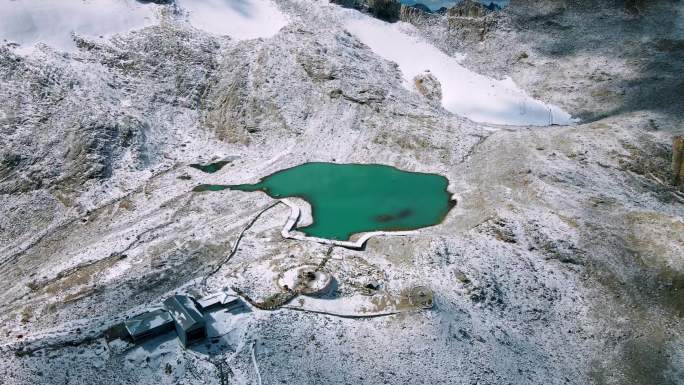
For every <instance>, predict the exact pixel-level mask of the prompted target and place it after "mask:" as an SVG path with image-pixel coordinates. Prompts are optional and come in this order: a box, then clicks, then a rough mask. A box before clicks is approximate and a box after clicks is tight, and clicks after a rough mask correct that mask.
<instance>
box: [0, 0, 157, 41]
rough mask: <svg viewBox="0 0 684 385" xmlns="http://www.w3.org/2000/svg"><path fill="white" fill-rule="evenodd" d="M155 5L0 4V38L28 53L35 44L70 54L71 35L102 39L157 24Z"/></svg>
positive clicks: (129, 0) (69, 0) (22, 0)
mask: <svg viewBox="0 0 684 385" xmlns="http://www.w3.org/2000/svg"><path fill="white" fill-rule="evenodd" d="M158 8H159V6H157V5H155V4H142V3H138V2H136V1H135V0H97V1H94V0H93V1H91V0H59V1H52V0H16V1H7V0H4V1H0V20H2V22H1V23H0V39H3V40H6V41H9V42H14V43H18V44H20V45H21V46H20V47H19V49H18V51H19V52H24V53H29V52H31V51H32V50H33V46H34V45H35V44H36V43H45V44H47V45H49V46H52V47H54V48H56V49H58V50H63V51H74V50H75V48H76V46H75V44H74V41H73V38H72V34H74V33H75V34H78V35H82V36H86V37H90V38H100V37H102V38H106V37H109V36H112V35H115V34H117V33H122V32H128V31H131V30H135V29H140V28H143V27H147V26H149V25H152V24H155V23H156V22H157V14H158Z"/></svg>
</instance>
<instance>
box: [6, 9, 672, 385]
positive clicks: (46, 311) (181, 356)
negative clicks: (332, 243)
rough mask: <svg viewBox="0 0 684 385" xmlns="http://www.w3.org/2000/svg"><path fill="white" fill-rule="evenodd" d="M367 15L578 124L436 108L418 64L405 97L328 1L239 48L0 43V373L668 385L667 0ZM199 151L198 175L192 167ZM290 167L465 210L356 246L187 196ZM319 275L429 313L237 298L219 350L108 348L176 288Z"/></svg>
mask: <svg viewBox="0 0 684 385" xmlns="http://www.w3.org/2000/svg"><path fill="white" fill-rule="evenodd" d="M248 3H249V2H248ZM249 4H251V3H249ZM373 4H374V6H375V7H376V8H375V9H376V10H377V12H376V14H377V15H378V16H382V17H383V18H385V19H392V17H395V18H396V17H400V18H401V20H404V21H408V22H410V24H409V23H397V24H394V26H395V27H396V28H398V29H400V30H401V31H403V32H404V33H406V34H407V35H408V36H410V37H411V38H413V39H416V40H418V41H421V42H424V43H425V44H431V45H433V46H434V47H437V48H439V49H440V50H441V51H442V52H446V53H449V54H452V55H457V56H458V57H459V58H460V60H461V63H463V64H464V65H465V66H466V67H467V68H468V69H470V70H473V71H477V72H479V73H480V74H484V75H488V76H492V77H501V78H503V77H505V76H510V78H511V79H512V80H511V82H512V81H514V82H515V83H517V84H518V85H521V86H522V87H523V88H524V89H525V90H526V91H527V92H528V93H529V94H531V95H534V96H535V97H537V98H539V99H541V100H543V101H546V102H553V103H555V104H557V105H559V106H561V107H563V108H564V109H566V110H568V111H570V112H571V113H572V114H573V115H574V116H579V117H581V118H582V120H581V121H580V122H578V123H577V124H574V125H569V126H548V127H533V126H522V127H520V126H500V125H494V124H488V123H474V122H473V121H470V120H468V119H465V118H463V117H462V116H458V115H456V114H453V113H450V112H449V111H447V110H446V109H445V108H444V107H443V106H442V104H441V103H440V99H443V97H444V88H443V87H442V85H441V84H440V82H439V79H437V78H436V75H434V72H421V75H420V76H418V77H417V78H415V79H409V80H411V81H408V82H407V81H406V79H404V77H403V74H402V73H401V71H400V67H399V66H398V65H397V64H396V63H393V62H391V61H388V60H386V59H383V58H382V56H381V55H380V53H378V52H376V51H374V50H373V49H371V48H370V46H369V45H367V44H364V43H363V42H362V39H361V38H360V37H359V36H358V35H355V34H354V33H352V32H350V31H351V28H349V23H348V20H350V18H351V19H353V20H355V21H356V22H357V23H361V26H362V27H363V26H366V27H368V26H373V25H375V24H372V23H371V21H372V20H371V21H369V20H370V19H366V18H365V17H366V16H363V15H360V14H359V13H358V12H356V11H355V10H352V9H342V8H341V7H339V6H337V5H331V4H322V3H320V2H310V1H299V0H297V1H291V0H281V1H278V2H277V5H278V9H279V10H280V11H281V12H283V13H284V14H286V15H287V18H288V19H287V25H286V26H285V27H283V28H282V29H281V30H280V31H278V32H277V33H275V34H274V35H272V36H264V37H260V38H255V39H242V40H241V39H237V38H235V37H230V36H219V35H215V34H211V33H207V32H206V31H203V30H202V29H200V28H198V27H197V26H195V25H192V24H191V23H190V22H189V21H188V19H187V17H186V16H184V15H185V13H184V12H185V11H184V10H183V3H182V2H177V4H176V5H164V6H162V8H161V9H162V11H160V15H159V20H157V22H156V23H155V25H154V26H151V27H147V28H144V29H141V30H136V31H130V32H127V33H122V34H120V35H118V36H115V37H112V38H107V39H99V38H97V37H84V36H76V37H75V41H74V43H75V45H74V51H73V52H60V51H57V50H55V49H53V48H50V47H48V46H39V47H37V48H36V49H35V50H34V51H33V52H32V53H28V54H27V53H23V52H22V51H21V50H19V49H18V48H17V47H16V45H15V44H13V43H3V45H4V46H3V47H2V48H0V134H1V135H0V304H2V306H3V312H2V313H1V314H0V324H1V325H3V326H2V333H0V363H2V365H0V378H2V379H3V381H4V382H3V383H7V384H12V385H14V384H17V385H18V384H64V383H67V384H111V383H137V384H158V383H162V384H174V383H183V384H204V383H209V384H225V383H237V384H248V383H258V382H259V381H261V382H262V383H264V384H273V383H282V382H285V383H297V384H318V383H331V384H346V383H363V384H382V383H388V382H389V383H430V384H438V383H449V384H473V383H479V384H503V383H512V384H577V385H584V384H602V385H603V384H611V385H613V384H615V385H618V384H634V385H637V384H639V385H641V384H658V385H660V384H662V385H670V384H679V383H682V382H683V381H684V365H682V362H683V360H682V358H683V357H684V327H683V325H682V315H683V314H684V303H683V302H682V295H681V293H682V290H684V286H683V285H682V282H684V279H683V278H682V277H684V261H683V260H682V255H684V238H683V236H684V218H683V217H684V209H683V207H684V206H683V205H684V196H683V195H682V193H681V192H680V191H679V190H678V189H677V188H676V187H675V186H673V185H671V184H670V183H669V182H668V181H669V180H671V179H672V178H673V175H672V172H671V170H670V164H671V155H672V154H671V141H672V137H673V136H674V135H675V134H678V133H681V129H682V127H683V125H682V124H683V119H682V117H683V116H684V115H683V113H682V111H683V109H682V107H683V106H682V100H684V98H682V97H681V96H682V94H681V91H682V89H683V88H682V87H681V82H682V81H681V73H682V70H684V68H681V67H682V63H684V61H682V60H680V59H681V56H682V54H683V51H682V44H681V41H682V40H683V39H684V30H683V29H682V24H681V20H684V16H683V15H684V11H683V10H682V7H681V4H679V3H676V2H669V1H654V2H641V3H634V2H618V3H612V2H611V3H603V2H576V1H565V2H553V1H543V2H531V1H523V0H518V1H516V0H514V1H512V2H511V5H510V6H509V7H507V8H505V9H504V10H501V11H497V12H491V13H487V14H485V15H484V16H481V17H471V16H472V15H470V16H462V15H453V14H452V15H449V14H447V15H439V14H427V13H419V12H421V11H417V10H416V11H409V10H408V8H407V7H397V5H396V3H390V2H384V3H373ZM344 5H346V6H349V7H352V8H357V9H365V10H366V11H368V12H370V13H373V12H371V11H369V9H370V6H368V8H363V7H366V5H363V6H362V5H358V4H356V3H344ZM634 9H636V10H638V12H634ZM250 10H252V11H253V12H256V10H257V7H255V8H250ZM388 15H389V16H388ZM391 15H395V16H391ZM455 20H458V22H456V21H455ZM363 23H366V24H363ZM357 26H358V24H357ZM483 28H484V30H483ZM393 43H396V42H394V41H391V40H389V41H386V44H388V45H391V44H393ZM414 59H415V60H418V59H420V58H414ZM420 70H421V71H423V69H420ZM462 87H464V88H467V87H470V85H469V83H467V82H466V81H464V82H463V83H462ZM491 107H492V108H491V109H492V110H496V106H491ZM522 110H523V109H522V108H521V111H522ZM217 160H222V161H224V162H226V164H225V166H224V167H223V168H222V169H221V170H219V171H217V172H216V173H214V174H207V173H203V172H201V171H199V170H197V169H195V168H192V167H190V166H189V164H191V163H197V162H200V163H202V162H209V161H217ZM308 161H328V162H340V163H382V164H389V165H393V166H396V167H399V168H402V169H406V170H412V171H419V172H430V173H439V174H442V175H444V176H446V177H447V178H448V179H449V180H450V182H451V186H450V190H452V191H454V192H455V194H456V198H457V200H458V203H457V205H456V206H455V208H454V209H452V211H451V212H450V214H449V215H448V216H447V218H446V219H445V220H444V222H443V223H441V224H440V225H438V226H433V227H430V228H425V229H422V230H420V231H419V232H417V233H415V234H413V235H410V236H407V237H378V238H372V239H371V240H370V241H369V242H368V244H367V245H366V247H365V249H363V250H352V249H346V248H341V247H334V248H329V247H328V246H326V245H321V244H318V243H314V242H302V241H297V240H291V239H285V238H283V237H282V236H281V233H280V230H281V228H282V226H283V224H284V222H285V221H286V220H287V218H288V215H289V214H290V213H289V211H288V210H287V209H286V208H285V207H284V206H282V205H280V206H274V207H272V208H269V209H268V210H267V211H265V212H263V213H262V210H263V209H266V208H268V207H270V205H271V204H272V203H273V201H272V200H271V199H270V198H268V197H267V196H266V195H264V194H258V193H252V194H250V193H244V192H240V191H230V190H226V191H223V192H216V193H197V192H193V191H192V190H193V188H194V187H195V186H196V185H198V184H203V183H220V184H234V183H248V182H254V181H256V180H257V179H259V178H261V177H263V176H265V175H268V174H270V173H272V172H275V171H278V170H281V169H284V168H287V167H292V166H295V165H298V164H301V163H304V162H308ZM259 213H262V214H260V216H258V217H257V214H259ZM238 241H239V242H238ZM233 250H235V252H234V254H232V251H233ZM227 255H231V256H232V258H231V259H230V260H228V261H226V256H227ZM323 261H327V262H326V263H327V264H328V265H326V266H327V267H328V268H329V270H330V272H331V274H332V275H333V276H334V277H335V280H336V282H335V285H336V292H335V293H336V294H335V297H334V298H331V299H329V300H327V301H330V303H338V302H335V301H343V300H346V299H349V298H352V299H354V300H356V301H360V303H363V304H372V305H373V306H378V304H380V305H383V303H384V302H386V301H387V298H396V299H397V301H399V300H402V298H403V297H402V295H403V294H402V293H404V292H405V290H406V288H407V287H413V286H416V285H422V286H427V287H429V288H430V289H431V291H432V292H433V293H434V304H435V306H434V308H433V309H431V310H429V311H420V312H412V313H404V314H400V315H390V316H386V317H377V318H364V319H354V318H341V317H337V316H334V315H325V314H318V313H313V312H306V311H300V310H293V309H280V310H277V311H264V310H260V309H257V308H254V309H251V308H248V309H247V310H245V311H244V312H242V313H240V314H228V313H221V314H217V315H216V318H217V320H214V321H215V322H214V323H212V325H215V327H216V330H213V329H212V330H213V331H212V332H214V334H213V336H214V337H215V338H213V339H209V340H207V341H205V342H202V343H200V344H197V345H194V346H191V347H190V348H189V349H182V348H180V346H179V345H178V344H177V343H176V342H175V340H173V339H171V338H159V339H154V340H151V341H148V343H146V344H144V345H143V346H138V347H133V348H131V349H130V350H121V349H119V348H117V346H116V344H110V343H109V342H107V340H106V339H105V338H104V334H103V333H104V331H106V330H107V329H108V327H109V326H111V325H112V324H115V323H116V322H119V321H121V320H123V319H125V317H129V316H133V315H135V314H138V313H140V312H142V311H145V310H149V309H150V308H153V307H155V306H157V305H158V304H160V303H161V301H162V300H163V299H164V298H166V297H168V296H169V295H171V294H173V293H187V294H192V295H197V296H199V295H201V294H203V293H207V292H214V291H216V290H220V289H222V288H229V287H237V288H239V289H241V290H242V291H244V292H246V293H248V294H249V295H250V296H251V297H253V298H255V299H256V300H259V301H261V300H264V299H267V298H269V296H272V295H273V294H274V293H277V292H278V291H277V290H278V289H277V286H276V285H275V284H274V277H277V275H278V274H279V273H281V272H282V271H283V270H284V269H287V268H290V267H292V266H293V265H299V264H314V265H318V264H320V263H323ZM373 291H377V292H383V293H386V294H387V296H388V297H387V296H386V297H381V296H378V295H377V294H376V295H371V296H368V294H373ZM403 300H405V298H404V299H403ZM327 301H326V302H327ZM364 301H366V302H364ZM293 305H297V302H296V300H295V301H293ZM384 305H386V304H384ZM369 306H370V305H369ZM224 316H225V317H230V318H228V319H229V320H232V321H229V322H228V321H226V322H227V323H221V322H223V321H221V319H223V318H221V319H219V318H220V317H224ZM219 321H221V322H219ZM212 322H213V321H212ZM255 341H256V343H254V342H255ZM255 368H256V369H255Z"/></svg>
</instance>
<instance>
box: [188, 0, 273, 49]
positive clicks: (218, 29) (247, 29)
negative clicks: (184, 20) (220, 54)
mask: <svg viewBox="0 0 684 385" xmlns="http://www.w3.org/2000/svg"><path fill="white" fill-rule="evenodd" d="M178 5H179V6H180V7H181V8H182V9H184V10H185V11H187V12H188V13H189V21H190V24H192V25H193V26H194V27H196V28H199V29H201V30H203V31H205V32H209V33H211V34H215V35H228V36H230V37H232V38H234V39H237V40H245V39H255V38H259V37H271V36H273V35H275V34H276V33H277V32H278V31H279V30H280V29H281V28H282V27H284V26H285V25H286V24H287V18H286V17H285V15H284V14H283V13H282V12H280V10H279V9H278V7H277V6H276V5H275V4H274V3H273V2H272V1H270V0H179V1H178Z"/></svg>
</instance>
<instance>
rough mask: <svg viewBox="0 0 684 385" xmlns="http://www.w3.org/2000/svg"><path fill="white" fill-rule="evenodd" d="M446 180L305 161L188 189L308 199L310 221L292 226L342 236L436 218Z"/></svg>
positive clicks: (446, 196)
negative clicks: (253, 179)
mask: <svg viewBox="0 0 684 385" xmlns="http://www.w3.org/2000/svg"><path fill="white" fill-rule="evenodd" d="M448 184H449V181H448V180H447V178H445V177H443V176H441V175H437V174H425V173H417V172H409V171H403V170H399V169H397V168H394V167H390V166H385V165H380V164H336V163H319V162H314V163H305V164H302V165H299V166H296V167H293V168H288V169H285V170H281V171H278V172H276V173H274V174H271V175H269V176H267V177H264V178H263V179H261V181H259V182H258V183H255V184H241V185H200V186H197V187H195V189H194V191H220V190H225V189H231V190H240V191H262V192H264V193H266V194H268V195H269V196H271V197H273V198H277V199H280V198H286V197H299V198H302V199H304V200H306V201H307V202H308V203H309V204H311V208H312V216H313V223H312V224H311V225H309V226H304V227H298V228H297V230H299V231H301V232H303V233H305V234H307V235H309V236H313V237H320V238H327V239H335V240H348V239H349V237H350V236H351V235H352V234H356V233H361V232H368V231H399V230H413V229H418V228H421V227H427V226H432V225H436V224H438V223H440V222H441V221H442V220H443V219H444V217H445V216H446V214H447V213H448V212H449V210H450V209H451V207H453V201H451V199H450V197H451V194H450V193H449V192H448V191H447V185H448Z"/></svg>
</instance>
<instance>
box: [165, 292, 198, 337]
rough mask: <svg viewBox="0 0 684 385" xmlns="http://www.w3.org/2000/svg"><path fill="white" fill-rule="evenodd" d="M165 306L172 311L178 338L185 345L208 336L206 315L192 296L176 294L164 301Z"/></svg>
mask: <svg viewBox="0 0 684 385" xmlns="http://www.w3.org/2000/svg"><path fill="white" fill-rule="evenodd" d="M164 307H165V308H166V309H167V310H168V311H169V313H171V316H172V317H173V320H174V324H175V326H176V333H178V339H179V340H180V342H181V344H182V345H183V346H184V347H186V346H187V345H188V344H189V343H190V342H192V341H194V340H197V339H201V338H204V337H205V336H206V328H205V323H204V316H203V315H202V313H201V312H200V310H199V309H198V308H197V305H196V304H195V301H193V300H192V298H190V297H188V296H185V295H174V296H173V297H169V298H167V299H166V300H165V301H164Z"/></svg>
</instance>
